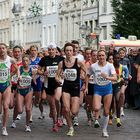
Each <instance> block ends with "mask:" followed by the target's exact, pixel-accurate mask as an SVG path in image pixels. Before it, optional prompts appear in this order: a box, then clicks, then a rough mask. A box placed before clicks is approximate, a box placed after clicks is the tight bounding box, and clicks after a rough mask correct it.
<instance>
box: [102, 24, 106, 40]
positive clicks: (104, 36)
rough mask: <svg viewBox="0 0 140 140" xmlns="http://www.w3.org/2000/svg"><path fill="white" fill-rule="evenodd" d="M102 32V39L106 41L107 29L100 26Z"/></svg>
mask: <svg viewBox="0 0 140 140" xmlns="http://www.w3.org/2000/svg"><path fill="white" fill-rule="evenodd" d="M102 30H103V39H104V40H106V39H107V27H106V26H102Z"/></svg>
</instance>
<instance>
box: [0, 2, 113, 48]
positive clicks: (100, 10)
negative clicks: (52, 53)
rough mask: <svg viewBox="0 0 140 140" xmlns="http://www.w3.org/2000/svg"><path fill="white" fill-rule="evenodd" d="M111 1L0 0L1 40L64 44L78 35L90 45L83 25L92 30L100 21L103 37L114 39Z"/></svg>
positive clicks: (17, 43) (11, 42) (84, 44)
mask: <svg viewBox="0 0 140 140" xmlns="http://www.w3.org/2000/svg"><path fill="white" fill-rule="evenodd" d="M110 1H111V0H0V42H5V43H7V44H9V43H10V45H11V46H14V45H22V46H24V47H27V48H28V47H29V46H30V45H32V44H37V45H39V46H40V47H46V46H47V45H48V44H49V43H50V42H56V43H57V44H58V45H59V46H60V47H63V45H64V44H65V42H68V41H71V40H73V39H75V40H78V41H79V42H80V43H81V45H83V46H87V43H86V40H85V39H84V38H82V36H81V33H80V27H81V26H82V25H86V26H88V27H90V32H91V33H94V28H95V27H96V26H97V25H99V26H100V27H101V29H102V30H101V34H100V35H99V40H104V39H111V32H112V25H113V23H112V21H113V19H112V17H113V10H112V7H111V2H110ZM98 2H99V3H98ZM98 4H99V5H98ZM94 44H96V39H94V40H93V42H92V45H94Z"/></svg>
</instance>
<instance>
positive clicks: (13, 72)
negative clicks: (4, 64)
mask: <svg viewBox="0 0 140 140" xmlns="http://www.w3.org/2000/svg"><path fill="white" fill-rule="evenodd" d="M10 61H11V63H12V67H13V70H12V72H11V74H10V76H11V77H12V76H13V75H15V74H18V66H17V64H16V62H15V60H14V59H12V58H11V59H10Z"/></svg>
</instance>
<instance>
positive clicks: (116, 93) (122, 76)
mask: <svg viewBox="0 0 140 140" xmlns="http://www.w3.org/2000/svg"><path fill="white" fill-rule="evenodd" d="M119 62H120V56H119V54H118V53H116V54H115V55H114V67H115V70H116V74H117V81H116V82H113V97H114V98H115V105H116V115H117V118H116V124H117V127H120V126H121V125H122V124H121V119H120V108H121V97H120V94H121V92H120V91H121V88H122V86H123V85H127V83H128V75H129V71H128V68H127V67H125V66H123V65H122V64H119ZM112 101H114V100H112ZM110 119H111V120H112V116H110Z"/></svg>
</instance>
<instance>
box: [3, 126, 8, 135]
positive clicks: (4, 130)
mask: <svg viewBox="0 0 140 140" xmlns="http://www.w3.org/2000/svg"><path fill="white" fill-rule="evenodd" d="M2 135H3V136H8V133H7V130H6V127H3V128H2Z"/></svg>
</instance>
